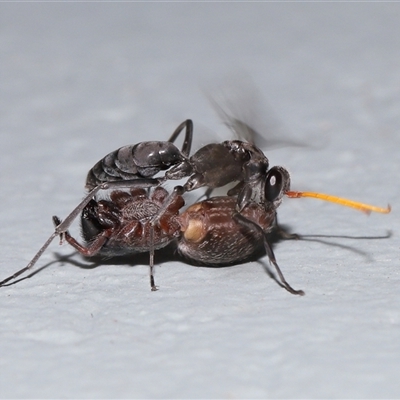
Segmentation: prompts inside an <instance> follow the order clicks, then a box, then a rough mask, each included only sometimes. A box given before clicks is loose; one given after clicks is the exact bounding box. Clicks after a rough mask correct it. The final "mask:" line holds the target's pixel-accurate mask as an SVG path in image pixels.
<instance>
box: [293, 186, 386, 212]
mask: <svg viewBox="0 0 400 400" xmlns="http://www.w3.org/2000/svg"><path fill="white" fill-rule="evenodd" d="M285 194H286V196H287V197H289V198H291V199H298V198H300V197H312V198H314V199H320V200H325V201H330V202H331V203H336V204H340V205H342V206H345V207H351V208H355V209H356V210H359V211H362V212H364V213H365V214H371V212H378V213H382V214H388V213H390V211H391V210H392V208H391V207H390V204H388V206H387V208H383V207H377V206H372V205H370V204H365V203H360V202H358V201H354V200H349V199H345V198H343V197H338V196H332V195H330V194H325V193H317V192H295V191H287V192H286V193H285Z"/></svg>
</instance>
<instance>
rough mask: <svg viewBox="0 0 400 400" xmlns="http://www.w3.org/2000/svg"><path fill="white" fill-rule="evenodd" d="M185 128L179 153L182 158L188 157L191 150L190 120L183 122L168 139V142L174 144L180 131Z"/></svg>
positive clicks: (191, 128)
mask: <svg viewBox="0 0 400 400" xmlns="http://www.w3.org/2000/svg"><path fill="white" fill-rule="evenodd" d="M184 128H185V139H184V141H183V145H182V149H181V152H182V154H183V155H184V156H186V157H188V156H189V153H190V149H191V148H192V140H193V122H192V120H191V119H187V120H186V121H183V122H182V123H181V124H180V125H179V126H178V127H177V128H176V129H175V131H174V133H173V134H172V136H171V137H170V138H169V139H168V142H171V143H174V142H175V140H176V138H177V137H178V136H179V135H180V133H181V132H182V130H183V129H184Z"/></svg>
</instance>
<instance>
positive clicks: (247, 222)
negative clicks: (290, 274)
mask: <svg viewBox="0 0 400 400" xmlns="http://www.w3.org/2000/svg"><path fill="white" fill-rule="evenodd" d="M233 218H234V219H235V220H236V221H238V222H239V223H240V224H242V225H243V226H246V227H247V228H249V229H257V230H259V231H260V233H262V237H263V241H264V247H265V251H266V252H267V256H268V258H269V261H270V263H271V264H272V265H273V266H274V267H275V269H276V272H277V273H278V275H279V278H280V280H281V283H282V286H283V287H284V288H285V289H286V290H287V291H288V292H289V293H292V294H296V295H300V296H304V295H305V293H304V291H303V290H296V289H293V288H292V287H291V286H290V285H289V283H288V282H287V281H286V279H285V277H284V275H283V273H282V271H281V269H280V268H279V265H278V263H277V261H276V258H275V254H274V252H273V250H272V247H271V245H270V244H269V243H268V240H267V235H266V234H265V232H264V231H263V230H262V228H261V227H260V226H259V225H257V224H256V223H254V222H253V221H250V220H249V219H247V218H246V217H244V216H243V215H241V214H235V215H234V216H233Z"/></svg>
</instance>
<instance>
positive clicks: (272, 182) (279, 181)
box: [265, 168, 283, 202]
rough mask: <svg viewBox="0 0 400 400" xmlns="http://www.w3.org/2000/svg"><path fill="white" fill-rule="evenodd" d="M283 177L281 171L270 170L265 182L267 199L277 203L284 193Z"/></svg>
mask: <svg viewBox="0 0 400 400" xmlns="http://www.w3.org/2000/svg"><path fill="white" fill-rule="evenodd" d="M282 187H283V177H282V174H281V172H280V171H278V170H274V169H273V168H272V169H270V170H269V171H268V173H267V180H266V182H265V199H266V200H267V201H271V202H273V201H275V200H276V199H277V198H278V197H279V196H280V195H281V193H282Z"/></svg>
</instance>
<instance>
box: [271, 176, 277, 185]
mask: <svg viewBox="0 0 400 400" xmlns="http://www.w3.org/2000/svg"><path fill="white" fill-rule="evenodd" d="M269 184H270V185H271V186H275V185H276V176H275V175H272V176H271V179H270V180H269Z"/></svg>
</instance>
